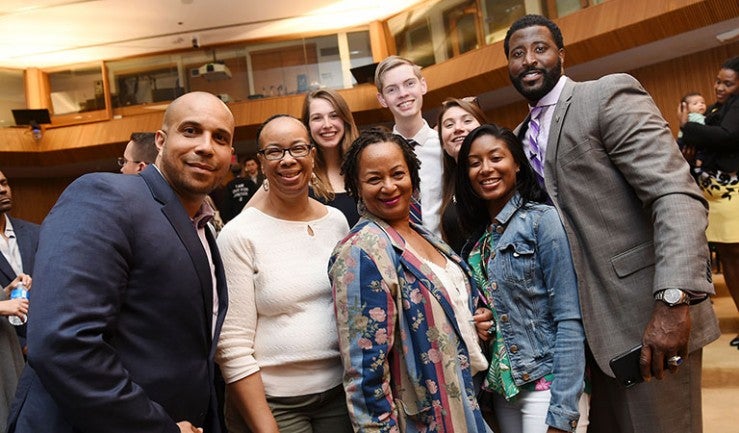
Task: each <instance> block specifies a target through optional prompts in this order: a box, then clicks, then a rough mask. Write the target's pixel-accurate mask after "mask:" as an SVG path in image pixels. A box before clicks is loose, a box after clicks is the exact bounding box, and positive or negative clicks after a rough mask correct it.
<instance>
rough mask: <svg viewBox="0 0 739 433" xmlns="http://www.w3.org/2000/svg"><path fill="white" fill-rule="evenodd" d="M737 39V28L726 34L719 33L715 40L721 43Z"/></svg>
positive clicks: (738, 33) (738, 34) (738, 31)
mask: <svg viewBox="0 0 739 433" xmlns="http://www.w3.org/2000/svg"><path fill="white" fill-rule="evenodd" d="M737 37H739V28H736V29H732V30H729V31H727V32H723V33H719V34H717V35H716V39H718V40H719V41H721V42H729V41H731V40H734V39H736V38H737Z"/></svg>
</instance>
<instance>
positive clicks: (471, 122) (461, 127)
mask: <svg viewBox="0 0 739 433" xmlns="http://www.w3.org/2000/svg"><path fill="white" fill-rule="evenodd" d="M485 123H488V122H487V119H486V118H485V114H484V113H483V112H482V110H481V109H480V106H479V105H477V103H475V102H473V101H471V100H467V98H463V99H457V98H447V99H446V100H444V102H442V103H441V111H440V112H439V119H438V122H437V127H436V129H437V130H438V132H439V142H441V147H442V148H443V149H444V175H443V181H442V186H443V189H442V191H443V195H442V201H441V238H442V239H444V242H446V243H447V244H449V246H451V247H452V249H453V250H454V251H455V252H456V253H457V254H459V253H460V252H461V251H462V246H463V245H464V242H465V241H466V240H467V237H466V236H465V235H464V233H463V232H462V231H461V230H460V229H459V218H458V212H457V201H456V199H455V197H454V182H455V181H456V178H457V155H458V154H459V148H460V146H462V141H464V138H465V137H466V136H467V134H469V132H470V131H472V130H473V129H475V128H477V127H478V126H480V125H483V124H485Z"/></svg>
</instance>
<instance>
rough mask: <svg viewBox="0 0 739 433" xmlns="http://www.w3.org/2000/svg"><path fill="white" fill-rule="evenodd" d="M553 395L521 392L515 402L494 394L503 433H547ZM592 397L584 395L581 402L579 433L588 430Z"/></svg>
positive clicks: (495, 408) (496, 411)
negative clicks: (547, 420)
mask: <svg viewBox="0 0 739 433" xmlns="http://www.w3.org/2000/svg"><path fill="white" fill-rule="evenodd" d="M550 398H551V393H550V391H549V390H547V391H524V390H521V391H520V393H519V394H518V397H517V398H515V399H514V400H513V401H506V399H505V397H502V396H500V395H498V394H497V393H493V410H494V412H495V416H496V418H497V419H498V424H499V425H500V431H501V433H546V431H547V429H548V428H549V426H548V425H547V423H546V419H547V412H548V411H549V399H550ZM589 409H590V396H589V395H587V394H585V393H583V394H582V396H581V397H580V401H579V412H580V420H579V421H578V423H577V433H586V432H587V430H588V412H589Z"/></svg>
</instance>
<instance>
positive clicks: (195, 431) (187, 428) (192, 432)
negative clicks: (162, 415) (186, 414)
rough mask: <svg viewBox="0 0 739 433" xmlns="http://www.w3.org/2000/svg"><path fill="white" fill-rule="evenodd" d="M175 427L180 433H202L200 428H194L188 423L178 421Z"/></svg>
mask: <svg viewBox="0 0 739 433" xmlns="http://www.w3.org/2000/svg"><path fill="white" fill-rule="evenodd" d="M177 427H179V428H180V432H182V433H203V429H202V428H199V427H195V426H194V425H192V424H190V421H180V422H178V423H177Z"/></svg>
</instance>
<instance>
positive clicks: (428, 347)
mask: <svg viewBox="0 0 739 433" xmlns="http://www.w3.org/2000/svg"><path fill="white" fill-rule="evenodd" d="M412 227H413V228H414V229H415V230H416V231H417V232H419V233H420V234H421V235H422V236H424V237H425V238H426V239H427V240H428V241H429V242H431V243H432V244H433V245H434V246H435V247H436V248H437V249H438V250H439V252H441V253H442V254H443V255H444V256H446V257H447V260H452V261H454V262H455V263H457V264H458V265H459V266H460V267H462V269H464V270H465V272H466V274H467V276H468V277H469V269H468V268H467V266H466V264H464V262H462V260H461V259H460V257H459V256H457V255H456V254H454V252H453V251H452V250H451V248H449V246H448V245H446V244H444V243H443V242H441V241H440V240H438V239H437V238H435V237H434V236H433V235H431V234H430V233H428V232H427V231H425V230H424V229H423V228H422V227H420V226H417V225H415V224H412ZM329 277H330V278H331V282H332V287H333V291H334V300H335V308H336V322H337V326H338V331H339V349H340V352H341V358H342V362H343V364H344V389H345V390H346V393H347V401H348V406H349V415H350V417H351V419H352V423H353V424H354V429H355V430H356V431H362V432H427V433H432V432H448V433H451V432H471V433H475V432H479V433H483V432H485V433H488V432H491V430H490V428H489V427H488V426H487V424H485V421H484V420H483V419H482V415H481V414H480V409H479V406H478V404H477V399H476V396H475V392H474V389H473V385H472V376H471V374H470V362H469V352H468V349H467V347H466V345H465V343H464V340H463V339H462V337H461V332H460V329H459V324H458V323H457V320H456V318H455V315H454V308H453V307H452V303H453V301H452V299H451V298H450V294H449V292H447V290H446V289H445V288H444V287H443V285H442V284H441V283H440V281H439V280H438V278H437V277H436V276H435V275H434V273H433V272H432V271H431V270H430V269H429V267H428V265H427V264H425V263H423V262H422V261H421V259H419V258H418V257H417V256H416V255H414V254H413V253H412V252H411V251H409V250H408V249H407V248H406V245H405V241H404V240H403V238H402V237H401V236H400V235H399V234H398V232H397V231H395V230H394V229H393V228H392V227H390V226H388V225H387V224H385V223H384V222H383V221H380V220H375V219H372V218H371V217H363V218H362V219H360V221H359V222H358V223H357V225H356V226H355V227H354V228H353V229H352V231H351V232H350V233H349V235H347V237H346V238H344V240H342V241H341V242H340V243H339V245H338V246H337V247H336V249H335V250H334V254H333V256H332V258H331V261H330V262H329ZM467 290H468V291H469V294H470V299H469V303H468V308H469V309H470V311H472V310H473V306H474V303H475V301H476V299H477V292H476V290H475V288H474V286H472V285H469V284H468V285H467ZM476 350H479V348H476Z"/></svg>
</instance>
